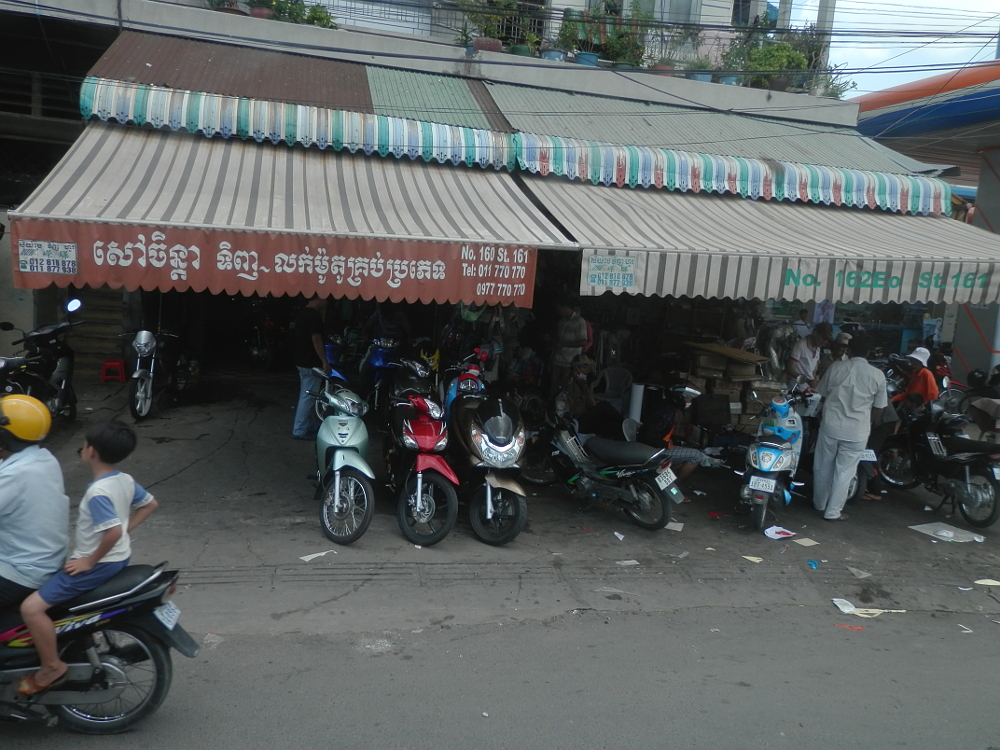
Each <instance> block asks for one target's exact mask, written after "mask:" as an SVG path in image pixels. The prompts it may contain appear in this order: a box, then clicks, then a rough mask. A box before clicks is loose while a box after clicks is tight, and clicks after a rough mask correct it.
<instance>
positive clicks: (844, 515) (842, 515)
mask: <svg viewBox="0 0 1000 750" xmlns="http://www.w3.org/2000/svg"><path fill="white" fill-rule="evenodd" d="M848 518H850V516H849V515H847V514H846V513H841V514H840V515H839V516H837V517H836V518H824V519H823V520H824V521H846V520H847V519H848Z"/></svg>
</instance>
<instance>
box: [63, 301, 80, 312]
mask: <svg viewBox="0 0 1000 750" xmlns="http://www.w3.org/2000/svg"><path fill="white" fill-rule="evenodd" d="M81 307H83V303H82V302H81V301H80V300H78V299H76V298H75V297H74V298H73V299H71V300H70V301H69V302H67V303H66V312H71V313H74V312H76V311H77V310H79V309H80V308H81Z"/></svg>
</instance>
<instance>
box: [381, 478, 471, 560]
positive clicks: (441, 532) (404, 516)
mask: <svg viewBox="0 0 1000 750" xmlns="http://www.w3.org/2000/svg"><path fill="white" fill-rule="evenodd" d="M421 494H422V495H423V510H421V511H420V512H417V511H415V510H414V506H415V505H416V500H417V478H416V476H411V477H410V478H409V480H408V481H407V482H406V485H405V486H404V487H403V491H402V492H401V493H399V506H398V507H397V509H396V520H398V521H399V530H400V531H402V532H403V536H405V537H406V538H407V539H409V540H410V541H411V542H413V543H414V544H419V545H420V546H421V547H430V546H431V545H432V544H437V543H438V542H440V541H441V540H442V539H444V538H445V537H446V536H448V532H449V531H451V530H452V527H454V525H455V519H456V518H458V495H457V494H456V493H455V487H454V486H453V485H452V483H451V482H449V481H448V480H447V479H445V478H444V477H443V476H441V475H440V474H438V473H437V472H436V471H425V472H424V478H423V487H422V490H421Z"/></svg>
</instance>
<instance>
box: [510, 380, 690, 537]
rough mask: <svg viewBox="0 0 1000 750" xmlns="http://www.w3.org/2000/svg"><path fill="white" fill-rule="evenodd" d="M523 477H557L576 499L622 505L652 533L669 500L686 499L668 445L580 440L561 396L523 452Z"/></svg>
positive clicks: (544, 480) (665, 517)
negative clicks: (655, 445) (671, 460)
mask: <svg viewBox="0 0 1000 750" xmlns="http://www.w3.org/2000/svg"><path fill="white" fill-rule="evenodd" d="M521 477H522V478H523V479H524V480H525V481H527V482H531V483H533V484H549V483H551V482H554V481H559V482H560V483H561V484H562V485H563V486H564V487H565V488H566V489H568V490H569V491H570V492H572V493H573V494H575V495H576V496H577V497H580V498H583V499H595V500H601V501H603V502H605V503H608V504H610V505H613V506H615V507H616V508H620V509H621V510H623V511H624V512H625V514H626V515H627V516H628V517H629V518H630V519H631V520H632V522H633V523H635V524H636V525H638V526H640V527H642V528H644V529H649V530H652V531H655V530H657V529H662V528H663V527H664V526H666V525H667V524H668V523H669V522H670V504H669V503H668V501H667V500H668V498H669V499H670V500H673V501H674V502H676V503H680V502H683V500H684V495H683V494H682V493H681V491H680V490H679V489H678V488H677V485H676V482H677V477H676V476H675V475H674V472H673V471H672V470H671V468H670V457H669V455H668V454H667V451H666V449H659V450H658V449H656V448H651V447H649V446H648V445H644V444H642V443H636V442H629V441H627V440H609V439H608V438H602V437H590V438H589V439H588V440H587V441H586V443H585V444H581V442H580V436H579V435H578V433H577V427H576V423H575V422H574V420H573V419H572V417H571V415H570V414H569V411H568V405H567V404H566V403H565V396H564V395H561V396H559V397H558V398H557V399H556V407H555V410H554V411H552V412H550V413H549V415H548V416H547V418H546V425H545V426H544V427H543V428H542V430H541V431H540V432H539V433H538V435H536V436H535V438H534V440H533V442H532V444H531V446H530V447H529V449H528V450H527V451H526V453H525V456H524V459H523V461H522V466H521Z"/></svg>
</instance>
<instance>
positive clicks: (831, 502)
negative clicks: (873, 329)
mask: <svg viewBox="0 0 1000 750" xmlns="http://www.w3.org/2000/svg"><path fill="white" fill-rule="evenodd" d="M847 353H848V354H849V355H850V357H851V358H850V359H849V360H847V361H846V362H834V363H833V364H832V365H831V366H830V369H829V370H827V371H826V375H824V376H823V380H821V381H820V384H819V387H818V388H817V391H818V392H819V394H820V395H821V396H823V398H824V401H823V420H822V422H821V423H820V426H819V438H818V440H817V442H816V455H815V458H814V460H813V506H814V507H815V508H816V510H818V511H820V512H821V513H822V514H823V518H824V519H826V520H827V521H846V520H847V514H846V513H842V512H841V510H842V509H843V507H844V503H846V502H847V489H848V487H849V485H850V483H851V477H853V476H854V475H855V473H856V472H857V470H858V461H859V460H860V459H861V453H862V451H864V449H865V445H866V443H867V442H868V434H869V432H870V431H871V423H872V420H873V419H875V418H876V417H877V416H878V415H879V414H881V413H882V410H883V409H884V408H885V407H886V404H887V403H888V401H887V399H886V390H885V375H883V374H882V371H881V370H879V369H877V368H875V367H872V366H871V365H870V364H868V361H867V360H866V359H865V357H866V356H867V354H868V344H867V343H866V342H865V340H864V337H863V336H861V335H856V336H854V337H853V338H852V339H851V340H850V341H849V342H848V343H847Z"/></svg>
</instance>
